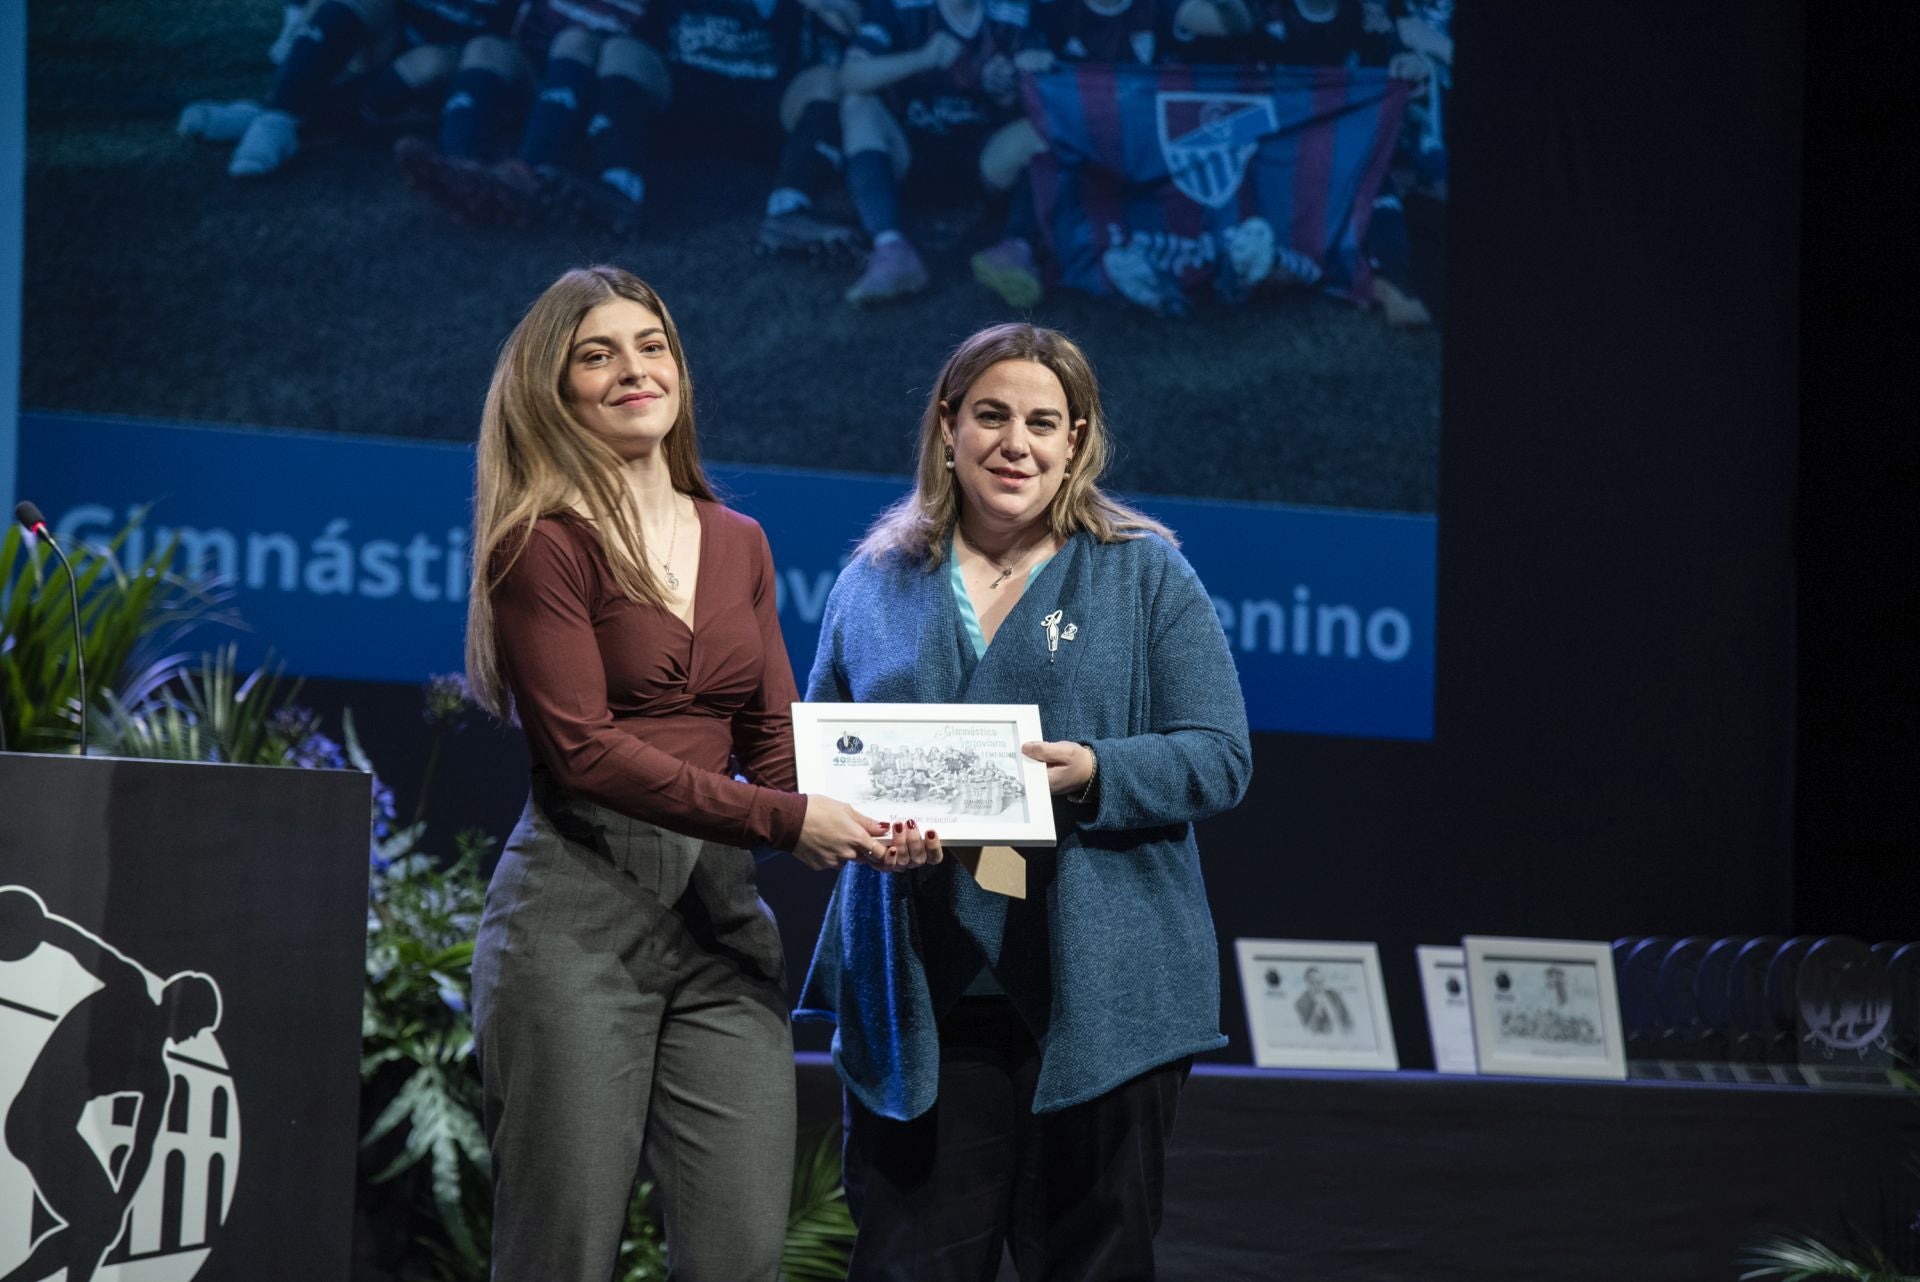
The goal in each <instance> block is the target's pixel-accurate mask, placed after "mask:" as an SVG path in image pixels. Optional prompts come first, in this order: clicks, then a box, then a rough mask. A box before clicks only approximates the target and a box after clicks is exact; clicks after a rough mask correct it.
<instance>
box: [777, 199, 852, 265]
mask: <svg viewBox="0 0 1920 1282" xmlns="http://www.w3.org/2000/svg"><path fill="white" fill-rule="evenodd" d="M853 249H854V243H853V228H851V227H846V226H843V225H841V224H840V223H830V222H827V221H825V220H823V219H819V218H815V217H814V216H813V215H812V214H810V213H808V212H806V210H804V209H790V210H788V211H787V212H786V213H784V214H773V215H770V216H768V217H766V218H762V219H761V220H760V230H759V231H758V232H756V233H755V234H754V238H753V251H754V252H755V253H756V254H793V255H796V256H798V255H804V256H806V257H809V258H844V257H847V256H849V255H851V254H852V253H853Z"/></svg>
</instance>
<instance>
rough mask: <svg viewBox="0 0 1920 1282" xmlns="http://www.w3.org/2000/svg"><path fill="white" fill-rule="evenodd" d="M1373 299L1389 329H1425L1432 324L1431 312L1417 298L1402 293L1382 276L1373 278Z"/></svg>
mask: <svg viewBox="0 0 1920 1282" xmlns="http://www.w3.org/2000/svg"><path fill="white" fill-rule="evenodd" d="M1373 301H1374V302H1376V303H1378V304H1380V314H1381V316H1382V317H1384V318H1385V320H1386V322H1387V327H1388V328H1389V329H1425V328H1426V327H1427V326H1428V325H1431V324H1433V314H1432V313H1431V312H1429V311H1428V310H1427V305H1426V304H1425V303H1423V302H1421V301H1420V300H1419V299H1417V298H1414V297H1412V296H1410V295H1407V294H1403V293H1401V292H1400V290H1399V288H1398V287H1397V286H1395V285H1394V283H1393V282H1392V281H1390V280H1388V279H1387V278H1386V277H1384V276H1375V277H1374V278H1373Z"/></svg>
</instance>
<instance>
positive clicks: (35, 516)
mask: <svg viewBox="0 0 1920 1282" xmlns="http://www.w3.org/2000/svg"><path fill="white" fill-rule="evenodd" d="M14 515H15V516H17V517H18V518H19V519H20V524H22V525H24V526H26V527H27V532H28V533H30V534H32V535H33V536H34V537H35V538H40V539H45V540H46V541H47V546H48V547H50V548H52V549H53V554H54V555H55V556H57V557H59V558H60V564H61V565H62V566H64V567H66V571H67V599H68V600H69V601H70V602H71V603H72V605H73V667H74V672H75V673H76V674H77V675H78V676H79V678H80V755H81V756H83V757H84V756H86V755H87V655H86V646H85V645H84V644H83V643H82V641H81V639H80V586H79V584H78V582H77V581H76V580H75V578H74V575H73V562H71V561H69V560H67V554H66V553H65V552H63V551H62V550H61V549H60V541H59V540H58V539H56V538H54V537H53V531H52V530H49V529H48V528H47V522H46V518H45V517H43V516H41V515H40V509H39V508H37V507H35V506H34V505H33V504H31V503H22V504H20V505H19V506H18V507H17V508H15V509H14Z"/></svg>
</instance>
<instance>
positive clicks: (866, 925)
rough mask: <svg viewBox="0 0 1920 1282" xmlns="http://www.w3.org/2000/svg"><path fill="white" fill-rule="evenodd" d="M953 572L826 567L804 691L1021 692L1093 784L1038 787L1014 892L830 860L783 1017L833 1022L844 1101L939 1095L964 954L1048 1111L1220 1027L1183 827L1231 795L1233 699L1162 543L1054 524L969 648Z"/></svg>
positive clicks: (1242, 732)
mask: <svg viewBox="0 0 1920 1282" xmlns="http://www.w3.org/2000/svg"><path fill="white" fill-rule="evenodd" d="M945 559H949V560H950V559H951V558H950V557H948V558H945ZM942 568H945V569H947V571H948V573H945V574H942V573H940V572H939V571H940V570H941V569H942ZM951 568H952V567H951V566H947V567H941V566H939V565H932V566H929V565H927V564H926V563H925V562H924V561H921V560H918V559H909V558H906V557H903V556H897V555H889V556H885V557H881V558H878V559H874V558H869V557H862V558H860V559H857V560H855V561H853V562H852V563H851V564H849V565H848V566H847V568H846V569H844V570H842V571H841V573H840V578H839V580H838V581H837V582H836V583H835V584H834V588H833V592H832V594H831V595H830V596H829V597H828V599H827V608H826V615H825V617H824V619H823V620H822V624H821V634H820V645H819V649H818V650H817V651H816V652H815V657H814V665H813V673H812V676H811V678H810V679H809V681H808V683H807V698H808V699H809V700H812V701H814V702H819V703H833V702H842V703H863V702H887V703H1032V704H1037V705H1039V708H1040V724H1041V726H1042V727H1043V728H1044V733H1045V734H1046V736H1047V737H1048V738H1049V739H1056V740H1078V741H1080V742H1082V743H1086V744H1089V745H1090V746H1091V747H1092V748H1093V750H1094V752H1095V753H1096V754H1097V755H1098V757H1099V760H1100V773H1099V777H1098V780H1097V782H1096V785H1095V788H1094V794H1093V798H1092V800H1091V801H1089V802H1088V803H1086V804H1084V805H1076V804H1074V803H1073V802H1070V801H1067V800H1065V799H1064V798H1061V797H1054V798H1053V799H1052V801H1053V807H1054V825H1055V828H1056V831H1057V834H1058V844H1057V845H1056V846H1055V847H1054V848H1053V849H1051V850H1048V849H1030V850H1028V851H1026V852H1025V854H1026V858H1027V897H1026V898H1025V899H1010V898H1008V897H1006V896H1004V895H996V894H992V893H990V892H988V891H985V890H982V889H981V888H980V886H979V884H978V883H977V882H975V881H974V880H973V877H972V875H971V874H969V873H968V872H967V871H966V870H965V869H964V868H963V867H961V866H960V865H959V864H957V863H956V862H955V861H953V860H946V861H944V862H942V863H940V864H937V865H935V866H932V867H928V868H919V869H914V870H912V871H910V872H904V873H883V872H880V871H878V870H876V869H873V868H869V867H866V866H865V865H862V864H858V863H853V864H848V865H846V866H845V867H844V868H842V870H841V872H840V874H839V878H838V880H837V881H836V882H835V884H834V891H833V900H832V902H831V903H830V904H829V905H828V906H827V913H826V919H825V921H824V922H823V923H822V925H821V931H820V941H819V944H818V945H817V946H816V948H815V949H814V955H813V965H812V967H811V969H810V970H809V972H808V975H807V981H806V985H805V987H804V988H803V990H802V993H801V999H800V1008H799V1010H798V1012H797V1014H798V1016H799V1017H800V1018H803V1019H805V1018H812V1019H826V1020H832V1021H834V1022H836V1023H837V1025H838V1028H837V1029H836V1031H835V1033H834V1039H833V1060H834V1066H835V1068H836V1069H837V1070H838V1071H839V1073H840V1078H841V1080H842V1081H843V1082H845V1083H846V1086H847V1089H848V1090H849V1091H850V1092H852V1093H853V1095H854V1097H855V1098H857V1099H858V1100H860V1102H861V1103H862V1104H864V1105H866V1106H867V1107H868V1108H869V1109H871V1110H873V1111H874V1112H876V1113H879V1114H881V1115H883V1116H886V1117H893V1118H901V1119H904V1118H911V1117H918V1116H920V1115H921V1114H922V1113H925V1112H926V1111H927V1110H928V1109H929V1108H931V1107H932V1106H933V1103H934V1099H935V1097H936V1095H937V1094H938V1091H939V1065H940V1043H939V1032H938V1027H937V1021H938V1019H939V1016H940V1015H941V1014H942V1013H944V1012H945V1011H946V1010H947V1009H948V1008H949V1007H950V1006H952V1005H953V1003H954V1002H955V1001H956V1000H958V999H959V997H960V996H961V994H962V992H963V991H964V990H965V989H966V988H967V986H968V984H969V983H970V982H971V981H972V980H973V978H974V977H975V976H976V975H977V974H978V973H979V969H980V965H981V959H982V958H985V959H986V963H987V965H988V967H989V968H990V969H991V970H992V973H993V976H994V978H995V979H997V980H998V981H999V984H1000V986H1001V988H1003V989H1004V990H1005V992H1006V995H1007V1000H1009V1001H1010V1002H1012V1004H1013V1006H1014V1009H1015V1010H1016V1011H1018V1012H1019V1014H1020V1017H1021V1019H1022V1020H1023V1021H1024V1022H1025V1023H1026V1025H1027V1027H1028V1028H1029V1029H1031V1030H1032V1032H1033V1035H1034V1039H1035V1041H1036V1042H1037V1043H1038V1044H1039V1047H1040V1071H1039V1078H1038V1081H1037V1082H1036V1084H1035V1091H1034V1110H1035V1111H1036V1112H1041V1113H1046V1112H1053V1111H1056V1110H1058V1109H1062V1108H1067V1107H1069V1106H1071V1105H1074V1104H1078V1103H1082V1102H1084V1101H1086V1100H1090V1099H1093V1098H1094V1097H1096V1096H1098V1095H1101V1094H1104V1093H1105V1092H1107V1091H1109V1090H1112V1089H1113V1088H1114V1087H1116V1086H1118V1085H1120V1084H1121V1083H1122V1082H1125V1081H1127V1080H1129V1079H1131V1078H1134V1077H1137V1076H1139V1075H1140V1074H1141V1073H1144V1072H1146V1071H1148V1070H1149V1069H1152V1068H1157V1067H1159V1066H1160V1065H1162V1064H1168V1063H1172V1062H1174V1061H1176V1060H1178V1059H1180V1058H1181V1057H1183V1056H1186V1055H1193V1054H1197V1053H1199V1052H1201V1051H1207V1050H1213V1049H1215V1048H1217V1047H1220V1046H1223V1045H1225V1044H1226V1038H1225V1037H1223V1036H1221V1034H1220V952H1219V942H1218V940H1217V939H1216V938H1215V937H1214V930H1213V917H1212V914H1211V913H1210V912H1209V911H1208V908H1207V899H1206V889H1205V886H1204V885H1203V883H1202V881H1201V876H1200V853H1199V849H1198V847H1197V846H1196V845H1195V843H1194V837H1193V821H1194V820H1197V819H1202V818H1205V817H1206V816H1208V815H1212V814H1217V813H1219V812H1220V811H1222V810H1226V809H1228V808H1229V807H1232V806H1234V805H1237V804H1239V801H1240V799H1241V797H1242V796H1244V795H1245V793H1246V789H1247V784H1248V781H1249V778H1250V776H1251V774H1252V760H1253V757H1252V751H1251V748H1250V746H1249V744H1248V741H1247V718H1246V708H1245V706H1244V705H1243V704H1242V702H1241V699H1240V683H1239V680H1238V678H1237V676H1236V674H1235V672H1234V667H1233V660H1232V657H1231V656H1230V654H1229V653H1228V650H1227V642H1226V638H1225V636H1223V635H1222V634H1221V631H1220V621H1219V618H1218V617H1217V616H1216V615H1215V613H1214V609H1213V602H1212V600H1211V598H1209V597H1208V595H1207V592H1206V589H1205V588H1204V587H1202V586H1201V584H1200V580H1199V578H1198V576H1196V575H1195V574H1194V572H1193V567H1192V566H1190V565H1188V564H1187V561H1186V558H1184V557H1182V556H1181V555H1180V553H1179V552H1178V551H1177V550H1176V549H1175V548H1174V547H1173V546H1172V545H1171V544H1169V543H1167V542H1166V541H1165V540H1164V539H1161V538H1158V537H1155V536H1152V535H1147V536H1143V537H1140V538H1134V539H1122V540H1118V541H1116V542H1113V543H1100V542H1098V541H1097V540H1095V539H1094V538H1093V537H1092V536H1091V535H1089V534H1084V533H1082V534H1076V535H1074V536H1073V537H1072V538H1070V539H1068V540H1067V542H1066V544H1065V546H1063V547H1062V548H1061V550H1060V552H1059V553H1058V554H1057V555H1055V556H1054V558H1053V559H1052V560H1051V561H1049V562H1048V563H1047V564H1046V565H1045V566H1043V567H1041V568H1040V569H1039V570H1038V571H1037V572H1036V573H1035V574H1034V576H1033V578H1032V580H1031V581H1030V582H1029V584H1028V586H1027V588H1026V590H1025V592H1023V593H1022V594H1021V597H1020V600H1019V601H1017V602H1016V603H1015V604H1014V607H1013V609H1012V610H1011V611H1009V612H1008V614H1007V617H1006V619H1005V621H1004V622H1003V623H1002V624H1001V625H1000V628H999V630H998V631H997V632H996V633H995V634H994V639H993V644H992V645H991V646H988V647H985V649H984V650H981V649H976V647H975V642H974V639H973V637H972V636H971V635H970V634H969V633H968V630H967V627H966V625H965V623H964V621H963V615H962V611H961V609H960V605H959V601H958V599H957V598H956V595H955V593H954V591H953V587H952V584H953V579H952V574H951ZM1055 610H1058V611H1060V612H1061V619H1060V621H1059V622H1060V625H1061V626H1060V628H1059V634H1060V640H1059V642H1058V648H1057V650H1055V651H1052V652H1049V650H1048V649H1047V633H1048V630H1047V629H1046V628H1045V627H1044V626H1042V623H1041V620H1042V619H1043V618H1045V617H1046V616H1047V615H1048V614H1050V613H1051V612H1053V611H1055ZM1069 627H1071V631H1072V635H1071V638H1069V636H1068V629H1069Z"/></svg>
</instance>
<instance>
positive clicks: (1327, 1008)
mask: <svg viewBox="0 0 1920 1282" xmlns="http://www.w3.org/2000/svg"><path fill="white" fill-rule="evenodd" d="M1233 947H1234V951H1235V953H1236V954H1238V956H1239V961H1240V992H1241V995H1242V996H1244V997H1245V998H1246V1002H1247V1035H1248V1037H1249V1038H1250V1039H1251V1040H1252V1042H1253V1062H1254V1063H1255V1064H1256V1065H1258V1066H1259V1067H1261V1068H1349V1069H1378V1070H1385V1071H1388V1072H1391V1071H1392V1070H1394V1069H1397V1068H1399V1067H1400V1054H1399V1051H1398V1050H1397V1049H1396V1048H1395V1047H1394V1044H1393V1021H1392V1020H1391V1019H1390V1018H1388V1015H1387V992H1386V988H1385V986H1384V985H1383V984H1382V983H1381V982H1380V948H1379V946H1378V945H1376V944H1361V943H1328V942H1322V941H1318V940H1298V939H1236V940H1234V941H1233Z"/></svg>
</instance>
